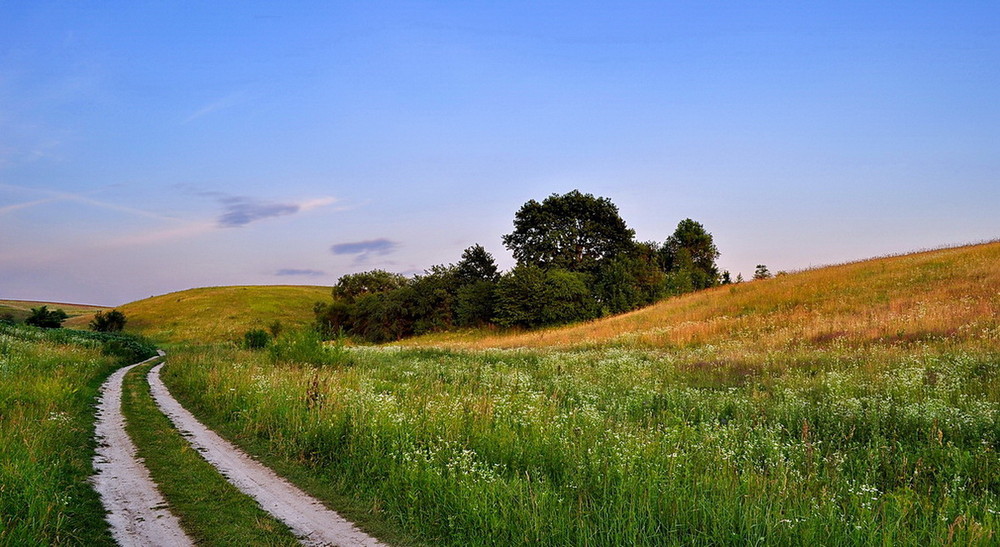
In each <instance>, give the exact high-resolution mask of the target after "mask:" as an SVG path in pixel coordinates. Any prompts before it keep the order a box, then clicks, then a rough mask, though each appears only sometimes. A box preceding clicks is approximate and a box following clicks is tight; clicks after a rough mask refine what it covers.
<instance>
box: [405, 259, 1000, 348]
mask: <svg viewBox="0 0 1000 547" xmlns="http://www.w3.org/2000/svg"><path fill="white" fill-rule="evenodd" d="M998 314H1000V242H993V243H986V244H980V245H969V246H963V247H956V248H950V249H941V250H934V251H927V252H920V253H915V254H909V255H903V256H894V257H886V258H877V259H872V260H866V261H862V262H855V263H850V264H844V265H839V266H830V267H825V268H819V269H814V270H807V271H803V272H798V273H794V274H788V275H782V276H778V277H776V278H772V279H767V280H761V281H752V282H746V283H741V284H739V285H730V286H724V287H718V288H715V289H710V290H706V291H701V292H698V293H692V294H688V295H683V296H680V297H676V298H670V299H667V300H665V301H663V302H660V303H658V304H655V305H653V306H650V307H648V308H644V309H641V310H637V311H634V312H631V313H627V314H624V315H619V316H615V317H609V318H604V319H600V320H597V321H592V322H588V323H584V324H578V325H572V326H568V327H561V328H553V329H548V330H542V331H535V332H524V333H513V334H510V333H506V334H505V333H494V334H485V333H458V334H446V335H436V336H428V337H423V338H419V339H415V340H412V341H409V342H407V344H413V345H432V346H444V347H452V348H464V349H482V348H510V347H536V348H537V347H570V346H593V345H615V346H627V347H646V348H664V349H665V348H690V347H698V346H705V345H714V346H723V347H729V348H731V350H732V352H734V353H739V352H744V351H754V352H769V351H775V350H782V349H788V348H802V347H817V346H823V347H825V346H829V345H844V346H852V347H862V346H870V345H880V346H893V345H905V344H917V343H934V344H941V343H947V344H949V345H961V346H977V347H984V348H989V347H993V348H996V347H997V346H998V344H1000V317H998ZM717 349H719V348H717Z"/></svg>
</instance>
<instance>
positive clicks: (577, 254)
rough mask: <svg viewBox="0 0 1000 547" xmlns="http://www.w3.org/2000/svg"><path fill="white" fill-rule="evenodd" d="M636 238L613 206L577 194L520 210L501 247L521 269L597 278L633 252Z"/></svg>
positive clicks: (588, 196) (553, 196)
mask: <svg viewBox="0 0 1000 547" xmlns="http://www.w3.org/2000/svg"><path fill="white" fill-rule="evenodd" d="M634 235H635V231H633V230H631V229H629V228H628V226H626V225H625V221H624V220H622V218H621V217H620V216H619V215H618V207H616V206H615V204H614V203H611V200H609V199H607V198H598V197H594V196H593V195H591V194H583V193H581V192H580V191H579V190H573V191H572V192H569V193H567V194H563V195H561V196H560V195H558V194H552V195H551V196H549V197H547V198H545V200H544V201H542V202H541V203H539V202H537V201H535V200H531V201H529V202H527V203H525V204H524V205H523V206H521V209H520V210H519V211H518V212H517V213H516V214H515V216H514V231H513V232H511V233H509V234H507V235H505V236H503V243H504V245H505V246H506V247H507V248H508V249H509V250H510V251H511V252H512V253H513V254H514V258H515V259H517V262H518V264H521V265H531V266H539V267H541V268H546V269H547V268H562V269H565V270H569V271H573V272H593V271H595V270H596V269H597V268H598V266H599V265H600V263H601V262H602V261H604V260H607V259H611V258H614V257H616V256H618V255H619V254H621V253H623V252H625V251H627V250H629V249H630V248H631V246H632V244H633V237H634Z"/></svg>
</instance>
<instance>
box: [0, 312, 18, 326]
mask: <svg viewBox="0 0 1000 547" xmlns="http://www.w3.org/2000/svg"><path fill="white" fill-rule="evenodd" d="M15 322H16V321H15V320H14V314H13V313H10V312H4V313H0V324H6V325H13V324H14V323H15Z"/></svg>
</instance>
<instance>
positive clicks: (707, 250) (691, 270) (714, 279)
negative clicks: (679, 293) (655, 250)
mask: <svg viewBox="0 0 1000 547" xmlns="http://www.w3.org/2000/svg"><path fill="white" fill-rule="evenodd" d="M717 258H719V249H718V248H716V246H715V243H714V241H713V240H712V234H710V233H708V232H707V231H706V230H705V227H704V226H702V225H701V223H698V222H695V221H693V220H691V219H690V218H687V219H684V220H682V221H681V222H680V223H678V224H677V229H676V230H674V233H673V235H671V236H670V237H668V238H667V241H666V242H664V244H663V248H662V250H661V260H662V262H663V269H664V271H666V272H669V273H671V274H673V275H674V276H675V277H676V279H675V284H676V285H677V286H684V287H687V286H690V288H691V289H690V290H698V289H707V288H708V287H713V286H715V285H718V284H719V268H718V266H716V264H715V260H716V259H717ZM682 277H683V278H685V279H681V278H682Z"/></svg>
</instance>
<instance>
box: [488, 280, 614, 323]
mask: <svg viewBox="0 0 1000 547" xmlns="http://www.w3.org/2000/svg"><path fill="white" fill-rule="evenodd" d="M589 281H590V278H589V276H588V275H587V274H583V273H580V272H570V271H567V270H562V269H551V270H548V271H546V270H543V269H542V268H540V267H538V266H517V267H516V268H514V269H513V270H511V271H510V272H509V273H507V274H504V275H503V277H501V278H500V283H499V285H498V286H497V303H496V318H495V319H496V322H497V323H499V324H500V325H502V326H505V327H529V328H530V327H540V326H544V325H555V324H559V323H570V322H573V321H583V320H587V319H593V318H595V317H597V316H598V314H599V312H600V306H599V304H598V302H597V300H596V299H595V298H594V296H593V294H591V291H590V288H589Z"/></svg>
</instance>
